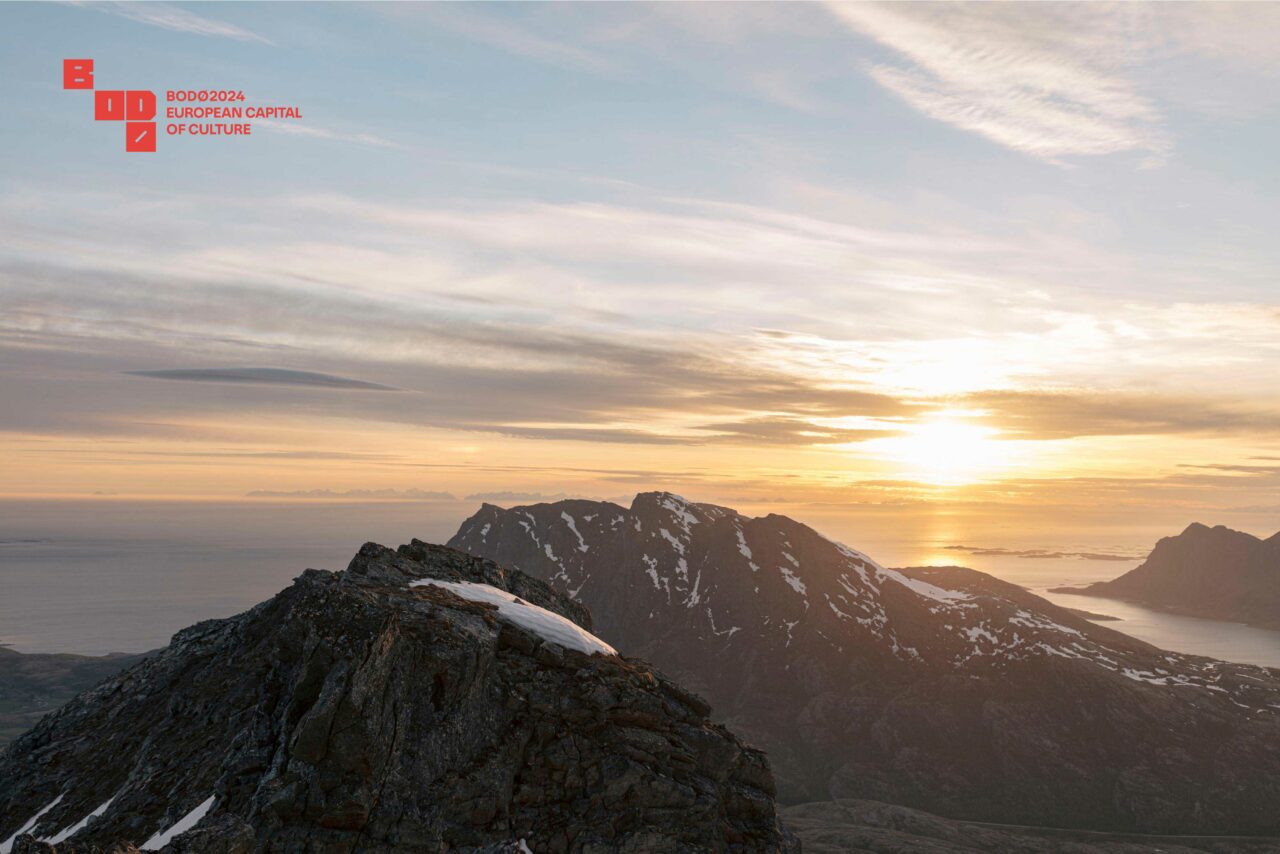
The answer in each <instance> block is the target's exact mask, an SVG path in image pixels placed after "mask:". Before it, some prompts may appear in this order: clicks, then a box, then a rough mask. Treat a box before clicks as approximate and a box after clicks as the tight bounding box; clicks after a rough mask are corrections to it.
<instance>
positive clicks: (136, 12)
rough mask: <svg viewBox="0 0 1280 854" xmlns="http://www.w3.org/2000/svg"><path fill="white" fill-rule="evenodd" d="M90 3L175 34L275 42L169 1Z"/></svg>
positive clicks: (262, 42)
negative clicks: (171, 3)
mask: <svg viewBox="0 0 1280 854" xmlns="http://www.w3.org/2000/svg"><path fill="white" fill-rule="evenodd" d="M90 5H96V6H97V7H98V8H100V9H101V10H102V11H104V12H111V13H113V14H116V15H120V16H122V17H125V18H128V19H130V20H131V21H137V22H138V23H140V24H147V25H149V26H152V27H160V28H161V29H165V30H171V31H173V32H176V33H191V34H193V35H198V36H213V37H216V38H227V39H234V40H236V41H242V42H258V43H259V44H266V45H270V44H274V42H272V41H271V40H270V39H268V38H266V37H264V36H260V35H258V34H257V33H252V32H249V31H248V30H246V29H244V28H243V27H238V26H236V25H235V24H230V23H227V22H226V21H219V20H216V19H213V18H206V17H204V16H203V15H197V14H196V13H194V12H192V11H191V10H189V9H184V8H181V7H179V6H171V5H169V4H168V3H142V2H137V3H133V2H122V3H103V4H90Z"/></svg>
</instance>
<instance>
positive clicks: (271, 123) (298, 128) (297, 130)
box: [254, 119, 405, 151]
mask: <svg viewBox="0 0 1280 854" xmlns="http://www.w3.org/2000/svg"><path fill="white" fill-rule="evenodd" d="M254 125H255V126H258V127H262V128H265V129H267V130H269V131H275V132H276V133H285V134H289V135H291V136H306V137H310V138H312V139H327V140H332V141H334V142H354V143H357V144H359V145H368V146H372V147H374V148H393V149H398V150H402V151H403V150H405V146H403V145H401V144H400V143H398V142H393V141H392V140H389V139H386V138H384V137H381V136H377V135H375V134H371V133H348V132H345V131H338V130H330V129H329V128H322V127H316V126H315V125H307V124H293V123H291V122H282V121H276V120H274V119H258V120H256V121H254Z"/></svg>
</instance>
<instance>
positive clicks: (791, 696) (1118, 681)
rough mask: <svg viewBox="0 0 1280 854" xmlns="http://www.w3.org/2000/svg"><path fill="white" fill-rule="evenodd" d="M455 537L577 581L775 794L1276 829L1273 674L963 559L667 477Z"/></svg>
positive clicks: (945, 809)
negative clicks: (930, 558)
mask: <svg viewBox="0 0 1280 854" xmlns="http://www.w3.org/2000/svg"><path fill="white" fill-rule="evenodd" d="M450 544H451V545H453V546H456V547H458V548H460V549H464V550H466V551H469V552H472V553H475V554H479V555H482V556H484V557H489V558H492V559H494V560H496V561H498V562H500V563H503V564H505V565H509V566H518V567H519V568H520V569H521V570H523V571H524V572H528V573H530V574H531V575H534V576H537V577H538V578H542V579H544V580H546V581H547V582H549V583H550V584H551V585H552V586H553V587H555V588H556V589H557V590H560V591H564V592H567V593H569V594H571V595H574V596H575V597H577V598H580V599H581V601H582V602H583V603H584V604H586V605H587V606H588V607H589V608H590V609H591V611H592V613H593V615H594V617H595V619H596V622H597V626H598V628H599V632H600V634H601V636H602V637H605V638H607V639H608V640H609V641H610V642H611V643H613V644H614V645H615V646H617V647H618V648H619V649H620V650H621V651H622V652H624V653H626V654H634V655H639V656H642V657H644V658H646V659H648V660H651V661H653V662H654V663H655V664H656V665H657V666H658V667H660V668H661V669H662V670H663V672H665V673H667V674H669V675H671V676H672V677H673V678H675V679H677V680H679V681H680V682H681V683H682V684H685V685H688V686H690V687H691V688H694V689H695V690H697V691H699V692H700V693H702V694H704V695H705V696H707V697H708V698H709V700H710V701H711V705H712V707H713V708H714V709H715V710H716V713H717V715H719V716H720V717H721V719H722V720H724V721H725V722H726V723H727V724H728V725H729V726H731V727H732V728H733V729H734V731H735V732H740V733H742V734H743V735H744V736H745V737H746V738H748V739H750V740H751V741H752V742H754V743H757V744H760V745H761V746H763V747H765V748H766V749H767V750H768V752H769V757H770V761H771V764H772V765H773V768H774V772H775V774H776V775H777V777H778V781H779V792H780V797H781V799H782V800H784V801H785V802H790V803H796V802H801V801H818V800H826V799H829V798H860V799H869V800H879V801H888V802H893V803H901V804H907V805H909V806H913V807H918V808H921V809H925V810H928V811H930V812H933V813H939V814H943V815H948V816H959V817H964V818H969V819H980V820H985V821H993V822H1008V823H1014V824H1028V825H1046V826H1064V827H1087V828H1104V829H1109V830H1118V831H1138V832H1148V833H1215V834H1217V833H1250V834H1259V833H1276V832H1280V812H1278V811H1277V810H1276V809H1275V806H1274V805H1275V803H1277V802H1280V672H1277V671H1274V670H1269V669H1267V668H1260V667H1252V666H1246V665H1235V664H1228V663H1225V662H1220V661H1214V660H1211V659H1206V658H1200V657H1196V656H1187V655H1181V654H1176V653H1169V652H1165V651H1163V650H1159V649H1156V648H1155V647H1152V646H1150V645H1148V644H1145V643H1142V642H1140V641H1137V640H1135V639H1133V638H1130V637H1128V636H1126V635H1123V634H1120V633H1118V632H1114V631H1111V630H1109V629H1107V628H1105V627H1102V626H1096V625H1093V624H1092V623H1090V622H1088V621H1087V620H1084V619H1082V618H1080V617H1078V616H1076V615H1074V614H1072V613H1070V612H1069V611H1067V610H1066V609H1063V608H1058V607H1056V606H1054V605H1052V604H1051V603H1049V602H1047V601H1045V600H1043V599H1041V598H1039V597H1037V596H1034V595H1032V594H1030V593H1028V592H1027V591H1025V590H1023V589H1022V588H1020V587H1016V586H1014V585H1011V584H1007V583H1004V582H1001V581H999V580H997V579H995V578H992V577H990V576H988V575H985V574H983V573H980V572H975V571H973V570H968V569H963V568H958V567H948V568H923V569H912V570H892V569H886V568H883V567H880V566H878V565H876V564H875V562H874V561H872V560H871V559H870V558H868V557H866V556H865V555H862V554H860V553H858V552H856V551H854V550H852V549H849V548H846V547H844V546H841V545H839V544H837V543H833V542H831V541H829V540H826V539H825V538H823V537H822V536H820V535H819V534H818V533H817V532H815V531H813V530H812V529H810V528H808V527H806V526H804V525H801V524H799V523H797V522H794V521H792V520H791V519H787V518H785V517H782V516H767V517H763V518H756V519H752V518H747V517H744V516H742V515H740V514H738V513H736V512H734V511H733V510H730V509H727V508H723V507H716V506H712V505H706V504H693V503H689V502H686V501H684V500H683V499H680V498H678V497H677V496H673V495H671V494H669V493H648V494H643V495H639V496H637V497H636V499H635V501H634V503H633V504H632V506H631V507H630V508H624V507H621V506H618V505H615V504H611V503H607V502H591V501H562V502H559V503H556V504H542V505H535V506H530V507H515V508H512V509H510V510H504V509H501V508H498V507H494V506H485V507H483V508H482V509H481V510H480V511H479V512H478V513H477V514H476V515H475V516H474V517H472V518H471V519H469V520H467V521H466V522H465V523H463V525H462V527H461V528H460V529H459V531H458V533H457V535H456V536H455V537H454V538H453V539H452V540H451V541H450Z"/></svg>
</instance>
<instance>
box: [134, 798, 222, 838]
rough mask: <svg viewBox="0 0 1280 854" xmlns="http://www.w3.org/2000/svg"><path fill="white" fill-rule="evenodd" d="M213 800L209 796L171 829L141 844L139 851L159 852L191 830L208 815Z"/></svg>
mask: <svg viewBox="0 0 1280 854" xmlns="http://www.w3.org/2000/svg"><path fill="white" fill-rule="evenodd" d="M215 798H216V796H215V795H210V796H209V799H208V800H206V801H205V802H204V803H202V804H200V806H198V807H196V808H195V809H193V810H192V811H191V812H189V813H187V814H186V815H184V816H183V817H182V818H180V819H178V821H177V823H176V824H174V825H173V827H171V828H169V829H168V830H166V831H164V832H163V833H157V834H156V835H155V836H152V837H151V838H150V839H148V840H147V841H146V842H144V843H142V846H141V850H142V851H159V850H160V849H161V848H163V847H165V846H166V845H168V844H169V843H170V842H171V841H172V840H173V838H174V837H175V836H181V835H182V834H184V833H186V832H187V831H188V830H190V829H191V828H193V827H195V826H196V825H197V824H199V823H200V819H202V818H204V817H205V815H207V814H208V812H209V810H211V809H213V801H214V799H215Z"/></svg>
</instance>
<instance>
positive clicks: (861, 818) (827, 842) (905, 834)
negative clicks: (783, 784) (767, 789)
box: [783, 800, 1280, 854]
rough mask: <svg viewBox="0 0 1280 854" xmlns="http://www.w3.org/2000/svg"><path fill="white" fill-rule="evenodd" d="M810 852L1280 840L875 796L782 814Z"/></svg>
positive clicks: (1242, 846)
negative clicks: (1016, 818) (1070, 825)
mask: <svg viewBox="0 0 1280 854" xmlns="http://www.w3.org/2000/svg"><path fill="white" fill-rule="evenodd" d="M783 817H784V818H785V819H786V822H787V826H788V827H791V828H793V829H794V830H795V831H796V834H797V835H798V836H799V837H800V841H801V842H803V843H804V850H805V854H843V852H847V851H863V852H875V853H876V854H908V853H909V854H987V852H993V851H998V852H1005V854H1011V852H1017V854H1153V852H1160V854H1274V852H1276V851H1280V839H1277V838H1274V837H1272V838H1263V837H1241V836H1231V837H1204V836H1199V837H1185V836H1148V835H1137V834H1118V833H1098V832H1081V831H1071V830H1055V829H1051V828H1034V827H1000V826H992V825H984V824H978V823H976V822H966V821H956V820H954V819H946V818H941V817H939V816H936V815H930V814H929V813H926V812H921V811H920V810H913V809H909V808H907V807H900V806H895V805H893V804H884V803H879V802H877V801H858V800H842V801H825V802H821V803H812V804H800V805H798V806H794V807H789V808H788V809H786V810H785V811H784V812H783Z"/></svg>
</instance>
